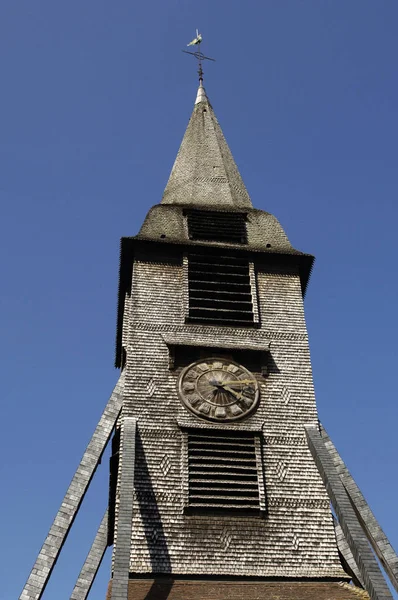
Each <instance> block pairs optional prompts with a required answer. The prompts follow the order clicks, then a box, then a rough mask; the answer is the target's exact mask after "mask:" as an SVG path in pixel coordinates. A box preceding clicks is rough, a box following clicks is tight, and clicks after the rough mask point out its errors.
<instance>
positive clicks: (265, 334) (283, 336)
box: [131, 321, 308, 342]
mask: <svg viewBox="0 0 398 600" xmlns="http://www.w3.org/2000/svg"><path fill="white" fill-rule="evenodd" d="M134 330H135V331H154V332H164V331H170V332H173V333H179V332H181V333H187V332H188V331H190V332H192V333H200V334H208V333H209V328H208V327H206V326H204V325H191V324H189V325H168V324H165V323H146V322H144V321H136V322H135V323H134V325H132V328H131V331H132V332H133V331H134ZM211 331H212V335H213V337H214V336H218V335H220V336H223V335H225V329H224V328H221V327H212V330H211ZM228 335H229V336H233V337H234V338H235V337H242V338H245V337H250V339H251V340H256V339H258V340H259V339H266V340H288V341H297V342H306V341H307V340H308V336H307V334H306V333H282V332H279V331H256V332H253V331H252V330H251V331H250V334H249V335H248V332H247V331H246V330H244V329H238V328H237V327H235V328H233V327H229V328H228Z"/></svg>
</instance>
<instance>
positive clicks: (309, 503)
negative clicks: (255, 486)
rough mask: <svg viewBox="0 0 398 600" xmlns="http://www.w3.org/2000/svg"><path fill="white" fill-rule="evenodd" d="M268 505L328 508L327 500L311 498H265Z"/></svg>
mask: <svg viewBox="0 0 398 600" xmlns="http://www.w3.org/2000/svg"><path fill="white" fill-rule="evenodd" d="M267 503H268V506H275V507H279V506H283V507H285V508H314V509H317V508H319V509H327V508H329V505H330V502H329V500H322V499H311V498H275V497H272V496H271V497H268V498H267Z"/></svg>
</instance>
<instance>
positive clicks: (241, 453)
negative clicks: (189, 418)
mask: <svg viewBox="0 0 398 600" xmlns="http://www.w3.org/2000/svg"><path fill="white" fill-rule="evenodd" d="M188 503H189V507H190V508H198V509H202V508H204V509H211V508H228V509H240V510H241V509H250V510H259V508H260V500H259V481H258V473H257V458H256V448H255V436H254V435H252V434H245V435H244V436H241V435H239V434H237V433H236V432H228V431H217V432H211V433H209V432H204V433H201V432H195V433H189V434H188Z"/></svg>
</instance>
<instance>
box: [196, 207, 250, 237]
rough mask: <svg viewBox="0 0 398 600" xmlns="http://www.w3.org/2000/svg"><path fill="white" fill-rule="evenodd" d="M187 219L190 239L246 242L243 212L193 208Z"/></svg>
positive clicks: (244, 215)
mask: <svg viewBox="0 0 398 600" xmlns="http://www.w3.org/2000/svg"><path fill="white" fill-rule="evenodd" d="M187 221H188V233H189V238H190V239H191V240H206V241H209V242H227V243H232V244H247V232H246V214H245V213H234V212H232V213H228V212H216V211H207V210H193V211H189V212H188V214H187Z"/></svg>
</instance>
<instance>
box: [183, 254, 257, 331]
mask: <svg viewBox="0 0 398 600" xmlns="http://www.w3.org/2000/svg"><path fill="white" fill-rule="evenodd" d="M188 290H189V312H188V318H189V320H190V321H202V322H203V321H205V322H212V323H227V324H230V325H233V324H236V325H247V324H250V323H253V322H254V312H253V298H252V289H251V283H250V270H249V261H248V260H246V259H244V258H235V257H233V256H223V255H221V254H220V255H219V256H217V255H214V254H212V255H205V254H189V255H188Z"/></svg>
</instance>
